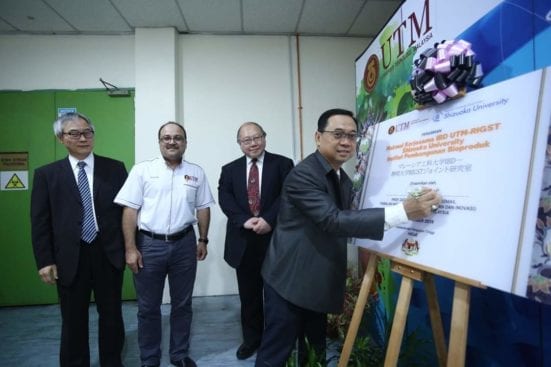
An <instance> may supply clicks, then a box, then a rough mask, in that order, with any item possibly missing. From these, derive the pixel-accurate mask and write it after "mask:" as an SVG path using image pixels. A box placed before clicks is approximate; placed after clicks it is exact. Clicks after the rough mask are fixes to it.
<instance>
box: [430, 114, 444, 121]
mask: <svg viewBox="0 0 551 367" xmlns="http://www.w3.org/2000/svg"><path fill="white" fill-rule="evenodd" d="M441 118H442V116H441V114H440V113H439V112H437V113H435V114H434V115H433V116H432V121H434V122H440V119H441Z"/></svg>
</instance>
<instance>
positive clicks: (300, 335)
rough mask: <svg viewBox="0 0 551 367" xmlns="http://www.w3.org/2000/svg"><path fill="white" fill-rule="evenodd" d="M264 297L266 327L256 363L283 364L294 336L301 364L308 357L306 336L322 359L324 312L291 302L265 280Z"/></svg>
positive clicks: (266, 366)
mask: <svg viewBox="0 0 551 367" xmlns="http://www.w3.org/2000/svg"><path fill="white" fill-rule="evenodd" d="M264 297H265V298H264V302H265V303H264V304H265V317H266V328H265V330H264V335H263V337H262V344H261V345H260V349H259V350H258V353H257V355H256V363H255V367H284V366H285V363H286V362H287V360H288V359H289V356H290V355H291V352H292V351H293V348H294V346H295V344H296V342H297V339H298V358H299V365H300V366H304V365H305V364H306V361H307V360H306V358H307V355H308V350H307V348H306V343H305V341H306V340H307V341H308V344H309V346H310V348H312V349H313V350H314V351H315V353H316V355H317V357H318V358H319V359H321V360H322V361H325V353H326V345H325V334H326V328H327V314H324V313H319V312H315V311H311V310H307V309H305V308H302V307H299V306H297V305H294V304H292V303H291V302H289V301H287V300H286V299H284V298H283V297H281V296H280V295H279V294H278V293H277V292H276V291H275V290H274V289H273V288H272V287H270V285H268V284H267V283H265V284H264ZM322 365H324V364H323V363H322Z"/></svg>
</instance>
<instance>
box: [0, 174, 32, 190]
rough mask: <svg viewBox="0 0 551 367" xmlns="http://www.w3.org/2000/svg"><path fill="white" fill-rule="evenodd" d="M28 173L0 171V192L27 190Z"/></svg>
mask: <svg viewBox="0 0 551 367" xmlns="http://www.w3.org/2000/svg"><path fill="white" fill-rule="evenodd" d="M28 187H29V172H28V171H0V191H20V190H28Z"/></svg>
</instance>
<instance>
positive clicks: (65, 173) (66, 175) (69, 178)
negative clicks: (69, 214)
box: [60, 157, 81, 202]
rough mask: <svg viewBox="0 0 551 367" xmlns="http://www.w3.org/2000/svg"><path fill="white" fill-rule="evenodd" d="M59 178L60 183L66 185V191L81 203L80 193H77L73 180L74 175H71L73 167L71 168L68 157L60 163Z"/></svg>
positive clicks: (75, 183) (75, 182) (74, 180)
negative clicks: (60, 179) (60, 177)
mask: <svg viewBox="0 0 551 367" xmlns="http://www.w3.org/2000/svg"><path fill="white" fill-rule="evenodd" d="M60 170H61V176H62V180H63V181H62V182H66V183H67V187H68V191H69V192H70V194H71V195H72V196H73V197H74V199H76V200H77V201H79V202H80V201H81V199H80V192H79V191H78V186H77V181H76V179H75V174H74V173H73V167H71V161H69V157H67V158H65V159H64V160H62V161H61V167H60Z"/></svg>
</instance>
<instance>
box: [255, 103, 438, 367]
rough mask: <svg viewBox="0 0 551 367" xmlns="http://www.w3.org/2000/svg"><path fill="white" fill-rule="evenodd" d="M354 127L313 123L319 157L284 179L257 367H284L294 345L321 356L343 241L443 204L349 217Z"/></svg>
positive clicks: (344, 118)
mask: <svg viewBox="0 0 551 367" xmlns="http://www.w3.org/2000/svg"><path fill="white" fill-rule="evenodd" d="M357 131H358V126H357V122H356V120H355V118H354V116H353V114H352V112H350V111H347V110H343V109H331V110H328V111H326V112H324V113H323V114H322V115H321V116H320V118H319V120H318V129H317V131H316V133H315V140H316V144H317V147H318V148H317V151H316V152H315V153H313V154H311V155H309V156H308V157H306V158H305V159H304V160H303V161H302V162H301V163H299V164H298V165H297V166H296V167H295V168H294V169H293V170H292V171H291V173H289V175H288V176H287V179H286V181H285V183H284V185H283V191H282V193H281V203H280V211H279V215H278V219H277V222H278V225H277V226H276V228H275V230H274V233H273V235H272V240H271V242H270V246H269V247H268V252H267V254H266V258H265V260H264V264H263V267H262V276H263V278H264V297H265V300H264V305H265V306H264V314H265V316H264V317H265V330H264V335H263V338H262V343H261V346H260V348H259V350H258V354H257V359H256V364H255V366H256V367H268V366H270V367H282V366H284V365H285V362H286V361H287V359H288V358H289V356H290V354H291V351H292V349H293V346H294V345H295V341H296V339H297V338H299V359H300V363H301V364H303V363H304V361H305V357H306V353H304V352H305V350H304V349H305V348H304V340H306V339H307V340H308V342H309V344H310V346H312V347H313V348H314V350H315V351H316V352H317V353H318V355H319V356H324V355H325V329H326V324H327V313H340V312H342V306H343V302H344V290H345V279H346V239H347V238H348V237H358V238H371V239H375V240H380V239H382V237H383V233H384V230H385V229H386V228H390V227H392V226H395V225H397V224H399V223H403V222H406V221H407V220H417V219H421V218H424V217H426V216H429V215H431V214H432V211H431V209H432V206H433V205H438V204H439V203H440V201H441V198H440V196H439V195H438V194H437V193H436V192H435V191H433V190H429V189H424V190H423V192H422V194H421V195H420V196H419V197H417V198H416V199H406V200H405V201H404V202H402V203H400V204H398V205H396V206H393V207H387V208H372V209H362V210H350V202H351V199H352V182H351V181H350V179H349V178H348V176H347V175H346V173H345V172H344V170H343V169H342V168H341V166H342V165H343V163H345V162H346V161H347V160H349V159H350V158H351V157H353V156H354V154H355V150H356V138H357V136H358V132H357Z"/></svg>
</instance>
